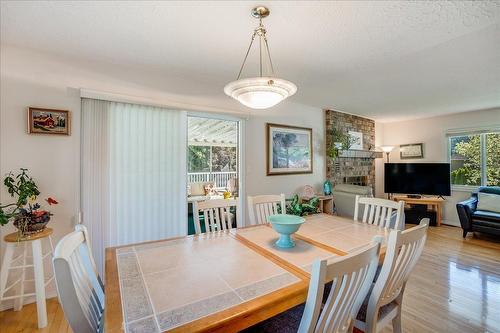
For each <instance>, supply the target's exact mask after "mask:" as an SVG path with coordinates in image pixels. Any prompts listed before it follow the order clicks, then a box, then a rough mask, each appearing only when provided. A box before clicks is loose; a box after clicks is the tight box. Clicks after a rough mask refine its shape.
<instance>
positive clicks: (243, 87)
mask: <svg viewBox="0 0 500 333" xmlns="http://www.w3.org/2000/svg"><path fill="white" fill-rule="evenodd" d="M224 92H225V93H226V95H228V96H231V97H232V98H234V99H236V100H237V101H239V102H240V103H241V104H243V105H245V106H248V107H249V108H252V109H267V108H270V107H272V106H275V105H276V104H278V103H279V102H281V101H282V100H284V99H285V98H287V97H290V96H292V95H293V94H295V93H296V92H297V86H296V85H295V84H293V83H292V82H290V81H287V80H283V79H277V78H273V77H252V78H247V79H241V80H237V81H233V82H230V83H228V84H227V85H226V86H225V87H224Z"/></svg>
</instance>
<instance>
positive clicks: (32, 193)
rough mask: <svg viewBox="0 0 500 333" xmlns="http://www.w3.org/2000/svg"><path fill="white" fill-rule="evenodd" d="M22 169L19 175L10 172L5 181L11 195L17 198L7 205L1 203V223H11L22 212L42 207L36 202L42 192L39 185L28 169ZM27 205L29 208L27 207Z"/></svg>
mask: <svg viewBox="0 0 500 333" xmlns="http://www.w3.org/2000/svg"><path fill="white" fill-rule="evenodd" d="M20 170H21V172H20V173H19V174H17V175H15V174H13V173H12V172H9V174H8V175H7V176H6V177H5V179H4V181H3V183H4V185H5V187H7V191H8V192H9V194H10V196H11V197H13V198H16V201H15V202H13V203H10V204H6V205H2V204H1V203H0V225H5V224H7V223H9V221H10V220H11V219H12V218H14V217H16V216H17V215H19V214H20V213H25V212H28V211H29V212H30V213H32V212H34V211H36V210H37V209H38V208H40V205H39V204H37V203H35V202H34V201H35V200H36V198H37V196H38V195H39V194H40V191H39V190H38V186H37V185H36V183H35V181H34V180H33V178H31V177H30V176H29V175H28V169H23V168H21V169H20ZM26 206H27V209H25V207H26Z"/></svg>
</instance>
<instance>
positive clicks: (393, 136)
mask: <svg viewBox="0 0 500 333" xmlns="http://www.w3.org/2000/svg"><path fill="white" fill-rule="evenodd" d="M494 124H496V125H500V109H492V110H482V111H471V112H464V113H457V114H453V115H447V116H441V117H432V118H425V119H417V120H410V121H402V122H393V123H384V124H382V125H381V127H382V144H383V145H392V146H396V147H399V145H401V144H408V143H420V142H422V143H423V144H424V158H423V159H415V160H404V162H448V141H447V140H446V137H445V133H446V131H447V130H450V129H461V128H474V127H482V126H491V125H494ZM390 161H391V162H399V161H400V159H399V148H396V149H394V150H393V151H392V152H391V154H390ZM376 168H377V169H376V179H377V196H380V197H381V196H383V189H384V186H383V184H384V180H383V177H384V174H383V172H384V171H383V164H381V163H379V164H377V166H376ZM469 196H470V191H463V190H462V191H457V190H453V189H452V195H451V196H450V197H447V198H446V199H447V201H446V204H445V209H444V213H443V215H444V216H443V218H444V223H447V224H451V225H457V226H458V225H460V223H459V221H458V215H457V212H456V207H455V205H456V203H457V202H459V201H462V200H464V199H466V198H468V197H469Z"/></svg>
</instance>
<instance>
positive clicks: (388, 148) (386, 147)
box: [380, 146, 394, 153]
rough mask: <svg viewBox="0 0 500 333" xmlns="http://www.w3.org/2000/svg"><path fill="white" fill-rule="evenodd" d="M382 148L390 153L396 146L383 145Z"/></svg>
mask: <svg viewBox="0 0 500 333" xmlns="http://www.w3.org/2000/svg"><path fill="white" fill-rule="evenodd" d="M380 149H382V151H384V152H385V153H390V152H391V151H392V150H393V149H394V146H381V147H380Z"/></svg>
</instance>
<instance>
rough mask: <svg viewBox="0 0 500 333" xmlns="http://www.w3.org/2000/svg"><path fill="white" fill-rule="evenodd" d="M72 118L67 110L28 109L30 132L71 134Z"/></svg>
mask: <svg viewBox="0 0 500 333" xmlns="http://www.w3.org/2000/svg"><path fill="white" fill-rule="evenodd" d="M70 128H71V119H70V114H69V111H67V110H53V109H40V108H29V109H28V133H30V134H59V135H69V134H70Z"/></svg>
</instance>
